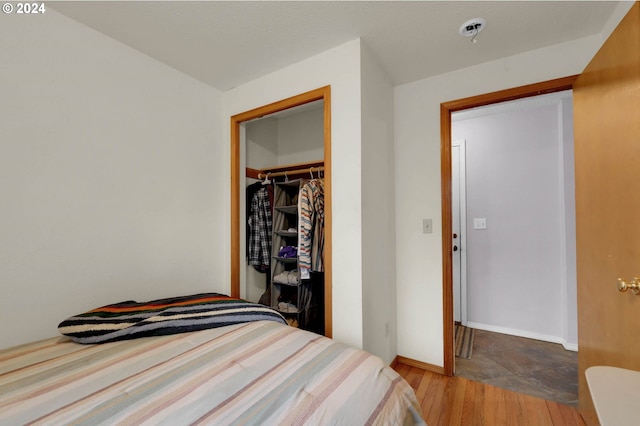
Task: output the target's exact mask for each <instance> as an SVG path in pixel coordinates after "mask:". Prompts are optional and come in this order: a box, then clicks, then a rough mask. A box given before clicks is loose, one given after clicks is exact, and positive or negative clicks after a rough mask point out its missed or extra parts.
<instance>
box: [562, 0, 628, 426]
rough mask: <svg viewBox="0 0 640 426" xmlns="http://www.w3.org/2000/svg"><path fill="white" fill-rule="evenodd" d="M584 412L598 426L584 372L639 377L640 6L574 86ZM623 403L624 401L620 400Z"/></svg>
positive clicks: (610, 39)
mask: <svg viewBox="0 0 640 426" xmlns="http://www.w3.org/2000/svg"><path fill="white" fill-rule="evenodd" d="M573 98H574V139H575V165H576V168H575V176H576V234H577V237H576V240H577V241H576V243H577V244H576V247H577V274H578V289H577V290H578V347H579V351H578V373H579V407H580V410H581V412H582V414H583V416H584V417H585V420H586V421H587V423H588V424H597V418H596V415H595V410H594V407H593V402H592V400H591V396H590V394H589V389H588V386H587V383H586V378H585V370H586V369H587V368H588V367H590V366H593V365H611V366H616V367H622V368H628V369H633V370H640V338H638V333H639V332H640V296H636V295H634V294H633V292H631V291H628V292H626V293H619V292H618V291H617V288H616V280H617V278H626V279H631V278H633V277H635V276H640V213H639V212H640V197H639V196H638V194H640V3H637V2H636V4H635V5H634V6H633V7H632V8H631V10H630V11H629V12H628V14H627V15H626V17H625V18H624V19H623V20H622V22H621V23H620V25H619V26H618V28H617V29H616V30H615V31H614V32H613V33H612V34H611V36H610V37H609V39H608V40H607V41H606V42H605V44H604V45H603V46H602V48H601V49H600V50H599V51H598V53H597V54H596V56H595V57H594V58H593V59H592V61H591V62H590V63H589V65H588V66H587V67H586V68H585V70H584V72H583V73H582V74H581V75H580V76H579V77H578V79H577V80H576V82H575V84H574V93H573ZM620 397H621V398H624V397H625V396H624V395H620Z"/></svg>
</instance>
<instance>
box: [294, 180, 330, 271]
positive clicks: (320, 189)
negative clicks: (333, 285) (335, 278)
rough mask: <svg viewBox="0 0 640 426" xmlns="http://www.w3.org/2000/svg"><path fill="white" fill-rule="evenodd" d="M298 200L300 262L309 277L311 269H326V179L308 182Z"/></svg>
mask: <svg viewBox="0 0 640 426" xmlns="http://www.w3.org/2000/svg"><path fill="white" fill-rule="evenodd" d="M298 200H299V204H298V211H299V220H298V263H299V266H300V274H301V278H303V279H308V278H310V271H319V272H321V271H324V262H323V260H324V179H312V180H310V181H309V182H307V183H306V184H305V185H304V186H303V187H302V189H300V194H299V196H298Z"/></svg>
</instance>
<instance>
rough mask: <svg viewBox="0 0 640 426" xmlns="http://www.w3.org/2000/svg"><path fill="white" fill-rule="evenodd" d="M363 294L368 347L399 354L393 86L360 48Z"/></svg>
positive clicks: (392, 355)
mask: <svg viewBox="0 0 640 426" xmlns="http://www.w3.org/2000/svg"><path fill="white" fill-rule="evenodd" d="M361 53H362V298H363V301H362V303H363V307H362V311H363V312H362V314H363V326H364V329H363V333H364V345H363V347H364V349H365V350H367V351H369V352H371V353H374V354H376V355H378V356H380V357H382V359H383V360H384V361H385V362H387V363H390V362H391V361H393V359H394V358H395V356H396V354H397V344H396V343H397V325H396V283H395V280H396V277H395V238H394V235H395V220H394V216H395V211H394V210H395V208H394V190H395V185H394V163H393V86H392V84H391V82H390V80H389V78H388V77H387V75H386V74H385V73H384V71H383V70H382V68H381V66H380V65H379V63H378V62H377V60H376V58H375V57H374V56H373V55H372V53H371V52H370V51H369V49H368V48H366V45H363V46H362V51H361Z"/></svg>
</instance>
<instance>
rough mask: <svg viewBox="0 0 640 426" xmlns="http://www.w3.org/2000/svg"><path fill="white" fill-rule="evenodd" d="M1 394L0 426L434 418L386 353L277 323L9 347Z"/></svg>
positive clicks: (0, 362) (0, 364) (3, 355)
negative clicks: (370, 351)
mask: <svg viewBox="0 0 640 426" xmlns="http://www.w3.org/2000/svg"><path fill="white" fill-rule="evenodd" d="M0 395H2V398H0V425H18V424H46V425H54V424H55V425H58V424H69V423H73V424H81V425H97V424H108V425H115V424H126V425H132V424H150V425H156V424H167V425H185V424H215V425H228V424H249V425H302V424H308V425H337V424H340V425H366V424H374V425H402V424H424V423H423V421H422V419H421V418H420V416H419V414H418V413H419V411H420V408H419V405H418V402H417V400H416V397H415V394H414V393H413V390H412V389H411V387H410V386H409V384H408V383H407V382H406V381H405V380H404V379H402V378H401V377H400V376H399V375H398V374H397V373H396V372H395V371H393V370H392V369H390V368H389V367H386V366H385V365H384V364H383V362H382V361H381V360H380V359H379V358H377V357H374V356H372V355H370V354H368V353H366V352H363V351H360V350H357V349H354V348H351V347H348V346H345V345H342V344H340V343H338V342H335V341H333V340H331V339H328V338H326V337H323V336H319V335H317V334H313V333H310V332H307V331H303V330H299V329H296V328H293V327H288V326H285V325H281V324H278V323H277V322H274V321H256V322H249V323H245V324H236V325H230V326H226V327H220V328H214V329H208V330H203V331H197V332H191V333H181V334H174V335H168V336H155V337H148V338H142V339H135V340H127V341H118V342H112V343H106V344H103V345H80V344H77V343H74V342H72V341H70V340H69V339H68V338H66V337H58V338H53V339H49V340H44V341H40V342H35V343H32V344H27V345H23V346H19V347H16V348H12V349H7V350H4V351H0Z"/></svg>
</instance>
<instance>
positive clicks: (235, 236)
mask: <svg viewBox="0 0 640 426" xmlns="http://www.w3.org/2000/svg"><path fill="white" fill-rule="evenodd" d="M319 100H322V101H324V105H323V112H324V180H325V182H324V192H325V197H324V200H325V201H324V214H325V216H324V232H325V237H324V262H323V264H324V269H325V274H324V323H325V324H324V330H325V333H324V334H325V336H327V337H331V336H332V333H333V328H332V324H333V321H332V312H333V306H332V297H331V288H332V286H331V270H332V269H331V265H332V262H331V254H332V253H331V247H332V246H331V235H332V233H331V229H332V220H331V211H332V209H331V86H324V87H320V88H318V89H315V90H311V91H309V92H305V93H301V94H299V95H296V96H292V97H290V98H287V99H282V100H280V101H277V102H273V103H270V104H268V105H264V106H261V107H258V108H254V109H251V110H249V111H245V112H242V113H240V114H236V115H234V116H232V117H231V249H230V250H231V297H240V182H241V181H242V179H241V177H240V173H241V170H240V146H241V139H240V125H241V124H242V123H245V122H247V121H250V120H254V119H256V118H260V117H263V116H265V115H269V114H273V113H276V112H280V111H284V110H287V109H290V108H294V107H297V106H300V105H304V104H307V103H310V102H315V101H319Z"/></svg>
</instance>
